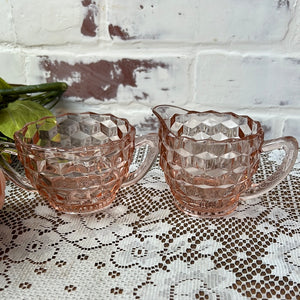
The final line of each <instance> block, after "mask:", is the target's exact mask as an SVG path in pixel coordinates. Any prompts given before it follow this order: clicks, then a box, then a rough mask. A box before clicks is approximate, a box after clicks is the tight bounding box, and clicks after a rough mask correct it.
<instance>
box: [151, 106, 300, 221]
mask: <svg viewBox="0 0 300 300" xmlns="http://www.w3.org/2000/svg"><path fill="white" fill-rule="evenodd" d="M153 112H154V114H155V115H156V116H157V117H158V119H159V122H160V128H159V141H160V166H161V168H162V169H163V171H164V174H165V178H166V182H167V183H168V185H169V186H170V189H171V192H172V194H173V195H174V198H175V199H174V201H175V204H176V206H177V207H178V208H179V209H181V210H182V211H184V212H185V213H187V214H190V215H193V216H199V217H218V216H223V215H227V214H229V213H231V212H232V211H234V210H235V208H236V206H237V205H238V202H239V199H240V198H243V199H249V198H253V197H257V196H259V195H261V194H263V193H266V192H267V191H269V190H271V189H272V188H273V187H274V186H275V185H276V184H278V183H279V182H280V181H281V180H283V179H284V178H285V176H286V175H287V174H288V173H289V171H290V170H291V168H292V167H293V165H294V163H295V160H296V158H297V153H298V144H297V141H296V139H295V138H293V137H282V138H279V139H274V140H269V141H264V132H263V129H262V126H261V124H260V123H259V122H257V121H254V120H252V119H251V118H249V117H248V116H240V115H236V114H234V113H231V112H228V113H219V112H215V111H206V112H196V111H188V110H185V109H182V108H179V107H176V106H170V105H159V106H156V107H154V108H153ZM278 148H283V149H284V150H285V152H286V156H285V158H284V160H283V162H282V164H281V166H280V167H279V169H278V170H277V171H276V172H274V173H273V174H272V175H271V176H270V177H269V178H267V179H266V180H265V181H263V182H261V183H259V184H257V185H255V184H252V181H251V178H252V177H253V175H254V174H255V172H256V171H257V169H258V167H259V161H260V154H261V152H262V151H270V150H274V149H278Z"/></svg>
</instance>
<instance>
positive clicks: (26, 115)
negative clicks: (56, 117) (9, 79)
mask: <svg viewBox="0 0 300 300" xmlns="http://www.w3.org/2000/svg"><path fill="white" fill-rule="evenodd" d="M52 115H53V114H52V113H51V111H49V110H48V109H46V108H45V107H43V106H42V105H40V104H38V103H36V102H33V101H30V100H23V101H22V100H17V101H14V102H11V103H9V104H8V106H7V107H6V108H4V109H2V110H0V132H1V133H2V134H4V135H6V136H7V137H9V138H11V139H13V136H14V133H15V132H16V131H17V130H19V129H21V128H22V127H23V126H24V125H25V124H26V123H28V122H32V121H37V120H39V119H40V118H42V117H45V116H52Z"/></svg>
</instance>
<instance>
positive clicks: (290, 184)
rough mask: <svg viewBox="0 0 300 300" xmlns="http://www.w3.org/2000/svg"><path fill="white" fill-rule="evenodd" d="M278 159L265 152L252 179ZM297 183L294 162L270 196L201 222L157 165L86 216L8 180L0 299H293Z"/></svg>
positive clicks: (299, 205)
mask: <svg viewBox="0 0 300 300" xmlns="http://www.w3.org/2000/svg"><path fill="white" fill-rule="evenodd" d="M143 155H144V154H143V153H142V152H137V153H136V156H135V165H137V164H138V162H139V161H140V160H141V159H142V156H143ZM282 155H283V154H282V152H280V151H274V152H272V153H269V154H265V155H263V156H262V159H261V167H260V170H259V172H258V174H257V176H256V180H260V179H261V178H265V176H267V175H268V174H270V173H271V172H273V170H274V169H275V168H276V166H277V165H278V164H279V163H280V161H281V158H282ZM299 186H300V161H299V158H298V160H297V162H296V164H295V166H294V168H293V170H292V172H291V173H290V174H289V176H288V177H287V178H286V180H284V181H283V182H282V183H281V184H279V185H278V186H277V187H276V188H274V189H273V190H272V191H271V192H269V193H268V194H266V195H264V196H262V197H260V198H257V199H254V200H251V201H247V202H241V203H240V204H239V206H238V208H237V210H236V211H235V212H234V213H233V214H231V215H229V216H226V217H223V218H217V219H199V218H193V217H189V216H187V215H185V214H184V213H182V212H180V211H178V210H177V208H176V207H175V206H174V204H173V196H172V195H171V193H170V190H169V188H168V186H167V184H166V183H165V180H164V175H163V172H162V170H161V169H160V167H159V165H158V163H156V165H154V166H153V167H152V169H151V170H150V171H149V173H148V174H147V175H146V176H145V177H144V178H143V179H142V180H141V181H140V182H139V183H138V184H136V185H134V186H132V187H129V188H123V189H121V190H120V191H119V193H118V195H117V198H116V199H115V201H114V203H113V204H112V206H110V207H109V208H107V209H105V210H103V211H102V212H99V213H94V214H90V215H85V216H80V215H67V214H62V213H58V212H56V211H55V210H54V209H52V208H51V207H50V206H49V205H48V204H47V203H46V201H45V200H43V199H42V198H41V197H40V196H39V195H38V194H36V193H32V192H27V191H24V190H21V189H20V188H18V187H16V186H15V185H14V184H12V183H7V188H6V195H7V197H6V202H5V205H4V207H3V209H2V210H1V211H0V298H1V299H180V300H182V299H300V296H299V295H300V190H299Z"/></svg>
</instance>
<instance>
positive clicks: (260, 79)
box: [195, 52, 300, 110]
mask: <svg viewBox="0 0 300 300" xmlns="http://www.w3.org/2000/svg"><path fill="white" fill-rule="evenodd" d="M196 73H197V78H196V97H195V103H200V104H203V105H205V104H206V103H209V104H210V105H212V106H214V107H217V108H225V109H226V107H243V108H245V107H250V108H257V109H260V108H263V107H282V109H284V108H288V107H297V108H298V109H299V110H300V101H299V95H300V56H299V57H282V56H272V54H269V55H267V53H266V54H264V56H261V55H255V56H254V55H239V54H232V53H228V52H226V53H225V52H222V53H209V54H208V53H206V54H199V56H198V59H197V66H196Z"/></svg>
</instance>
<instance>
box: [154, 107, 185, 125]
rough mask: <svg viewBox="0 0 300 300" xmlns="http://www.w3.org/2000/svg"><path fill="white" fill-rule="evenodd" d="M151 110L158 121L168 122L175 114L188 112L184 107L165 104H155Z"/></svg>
mask: <svg viewBox="0 0 300 300" xmlns="http://www.w3.org/2000/svg"><path fill="white" fill-rule="evenodd" d="M152 111H153V113H154V114H155V115H156V116H157V118H158V120H159V122H160V123H166V122H168V120H170V119H171V118H172V117H173V116H174V115H175V114H186V113H187V112H188V110H186V109H183V108H180V107H177V106H174V105H167V104H162V105H157V106H155V107H154V108H153V109H152Z"/></svg>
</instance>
